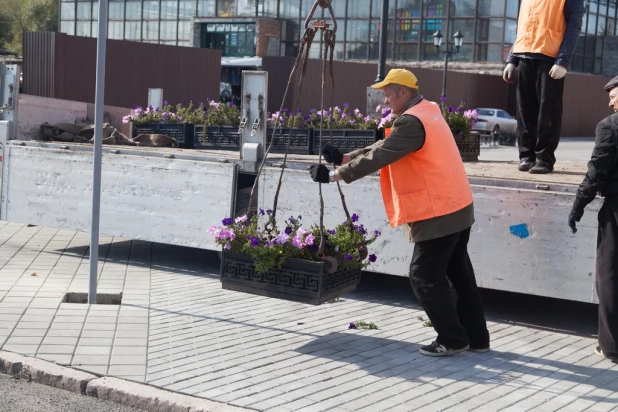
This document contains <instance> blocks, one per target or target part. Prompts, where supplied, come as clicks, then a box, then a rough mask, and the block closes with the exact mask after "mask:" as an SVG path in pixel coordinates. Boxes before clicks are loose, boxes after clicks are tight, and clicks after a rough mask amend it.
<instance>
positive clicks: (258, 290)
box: [221, 251, 361, 305]
mask: <svg viewBox="0 0 618 412" xmlns="http://www.w3.org/2000/svg"><path fill="white" fill-rule="evenodd" d="M360 276H361V271H360V269H351V270H343V271H337V272H335V273H332V274H327V273H325V272H324V263H322V262H312V261H308V260H300V259H288V260H287V261H286V262H285V263H284V264H283V266H282V267H281V269H276V268H275V269H271V270H269V271H268V272H266V273H257V272H256V271H255V268H254V266H253V260H252V259H251V258H250V257H249V256H246V255H242V254H239V253H234V252H227V251H224V253H223V255H222V259H221V283H222V287H223V289H228V290H234V291H238V292H244V293H250V294H253V295H260V296H268V297H273V298H278V299H284V300H290V301H294V302H302V303H309V304H312V305H320V304H322V303H325V302H328V301H330V300H332V299H334V298H336V297H339V296H341V295H343V294H345V293H348V292H351V291H353V290H354V289H356V285H358V283H359V282H360Z"/></svg>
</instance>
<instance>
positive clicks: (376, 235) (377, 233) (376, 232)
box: [373, 230, 382, 237]
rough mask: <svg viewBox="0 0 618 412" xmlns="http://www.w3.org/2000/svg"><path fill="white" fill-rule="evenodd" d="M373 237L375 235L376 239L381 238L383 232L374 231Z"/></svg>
mask: <svg viewBox="0 0 618 412" xmlns="http://www.w3.org/2000/svg"><path fill="white" fill-rule="evenodd" d="M373 235H374V236H375V237H380V236H381V235H382V232H380V231H379V230H374V231H373Z"/></svg>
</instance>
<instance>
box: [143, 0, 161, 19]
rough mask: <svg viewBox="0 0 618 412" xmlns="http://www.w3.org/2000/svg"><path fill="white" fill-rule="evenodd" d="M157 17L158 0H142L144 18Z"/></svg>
mask: <svg viewBox="0 0 618 412" xmlns="http://www.w3.org/2000/svg"><path fill="white" fill-rule="evenodd" d="M158 19H159V0H154V1H153V0H145V1H144V20H158Z"/></svg>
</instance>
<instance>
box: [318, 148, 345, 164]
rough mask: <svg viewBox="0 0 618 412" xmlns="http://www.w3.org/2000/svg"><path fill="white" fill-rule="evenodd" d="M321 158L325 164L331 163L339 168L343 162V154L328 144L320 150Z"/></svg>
mask: <svg viewBox="0 0 618 412" xmlns="http://www.w3.org/2000/svg"><path fill="white" fill-rule="evenodd" d="M322 156H324V160H326V162H327V163H333V164H335V165H337V166H341V163H342V162H343V154H342V153H341V152H340V151H339V149H337V148H336V147H335V146H331V145H329V144H327V145H326V146H324V147H323V148H322Z"/></svg>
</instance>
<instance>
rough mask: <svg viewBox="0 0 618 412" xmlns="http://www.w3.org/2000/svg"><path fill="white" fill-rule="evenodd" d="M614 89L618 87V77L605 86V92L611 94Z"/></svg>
mask: <svg viewBox="0 0 618 412" xmlns="http://www.w3.org/2000/svg"><path fill="white" fill-rule="evenodd" d="M614 87H618V76H616V77H614V78H613V79H611V80H610V81H609V82H608V83H607V84H606V85H605V91H606V92H609V91H610V90H612V89H613V88H614Z"/></svg>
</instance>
